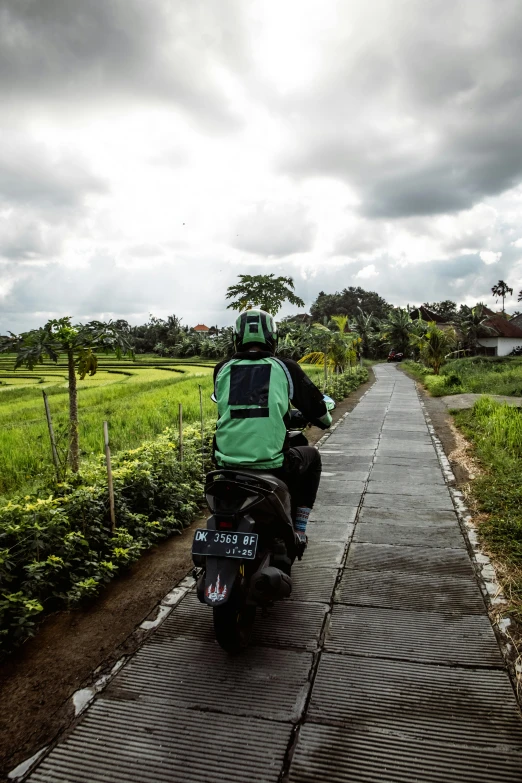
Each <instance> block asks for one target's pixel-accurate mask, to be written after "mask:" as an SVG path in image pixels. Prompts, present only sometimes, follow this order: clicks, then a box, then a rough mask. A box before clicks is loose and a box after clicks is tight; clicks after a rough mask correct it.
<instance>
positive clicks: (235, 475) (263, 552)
mask: <svg viewBox="0 0 522 783" xmlns="http://www.w3.org/2000/svg"><path fill="white" fill-rule="evenodd" d="M324 400H325V403H326V406H327V408H328V410H333V408H335V402H334V400H333V399H332V398H331V397H328V396H327V395H325V396H324ZM306 425H307V421H306V419H305V418H304V417H303V416H302V414H301V413H300V412H299V411H296V410H292V411H291V414H290V424H289V430H288V437H289V440H290V444H291V446H305V445H308V440H307V438H306V436H305V434H304V432H303V429H304V428H305V427H306ZM205 497H206V501H207V505H208V507H209V510H210V512H211V516H210V517H209V519H208V520H207V526H206V528H205V529H198V530H196V532H195V534H194V540H193V544H192V557H193V561H194V565H195V566H196V568H199V569H201V572H200V573H199V574H198V579H197V595H198V598H199V600H200V601H201V603H204V604H206V605H208V606H210V607H211V608H212V612H213V622H214V632H215V636H216V640H217V642H218V643H219V645H220V646H221V647H222V648H223V649H224V650H226V651H227V652H229V653H238V652H239V651H240V650H241V649H242V648H244V647H246V646H247V644H248V642H249V639H250V636H251V633H252V628H253V624H254V620H255V615H256V609H257V608H262V609H266V608H267V607H269V606H271V605H272V604H273V603H274V602H275V601H280V600H283V599H285V598H288V597H289V596H290V594H291V592H292V579H291V575H290V569H291V566H292V563H293V562H294V560H295V559H296V557H298V556H300V555H301V554H302V549H303V547H302V544H301V542H300V541H299V539H298V537H297V536H296V533H295V530H294V524H293V520H292V512H291V498H290V493H289V491H288V487H287V485H286V484H285V483H284V482H283V481H281V479H279V478H276V477H275V476H273V475H271V474H270V473H269V472H265V471H259V470H244V469H242V468H238V469H226V470H223V469H220V470H214V471H211V472H210V473H209V474H208V475H207V477H206V484H205Z"/></svg>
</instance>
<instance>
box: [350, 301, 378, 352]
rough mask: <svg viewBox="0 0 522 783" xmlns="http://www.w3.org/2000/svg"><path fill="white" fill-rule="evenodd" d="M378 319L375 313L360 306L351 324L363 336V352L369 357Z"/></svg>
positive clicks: (353, 329)
mask: <svg viewBox="0 0 522 783" xmlns="http://www.w3.org/2000/svg"><path fill="white" fill-rule="evenodd" d="M376 326H377V320H376V318H375V317H374V315H373V313H365V312H364V310H362V309H361V308H360V307H358V308H357V313H356V314H355V317H354V319H353V321H352V324H351V329H352V331H354V332H357V334H358V335H359V337H360V338H361V349H360V350H361V353H362V355H363V356H366V357H368V356H369V355H370V353H371V350H372V346H373V343H374V342H375V338H376Z"/></svg>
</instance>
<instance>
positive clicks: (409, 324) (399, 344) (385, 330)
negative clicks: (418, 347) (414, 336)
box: [380, 307, 413, 353]
mask: <svg viewBox="0 0 522 783" xmlns="http://www.w3.org/2000/svg"><path fill="white" fill-rule="evenodd" d="M412 329H413V321H412V320H411V318H410V314H409V313H408V311H407V310H403V309H402V308H400V307H396V308H394V309H393V310H390V312H389V313H388V315H387V316H386V318H385V319H384V320H382V321H381V335H380V337H381V340H382V341H383V343H384V344H385V345H387V346H389V347H390V348H395V349H396V350H397V351H400V352H401V353H407V351H408V346H409V344H410V334H411V332H412Z"/></svg>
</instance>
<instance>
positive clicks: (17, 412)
mask: <svg viewBox="0 0 522 783" xmlns="http://www.w3.org/2000/svg"><path fill="white" fill-rule="evenodd" d="M214 364H215V362H214V361H205V360H200V359H197V358H196V359H191V360H184V359H170V360H169V359H160V358H158V357H155V356H148V355H141V356H139V357H137V358H136V360H135V361H131V360H126V359H123V360H118V359H116V358H114V357H111V356H105V357H104V356H102V357H101V358H100V362H99V365H98V372H97V373H96V375H94V376H93V377H86V378H85V379H84V380H83V381H81V380H78V409H79V420H80V448H81V457H82V460H86V459H89V458H91V457H94V456H98V455H100V454H102V453H103V422H104V421H105V420H107V421H108V422H109V429H110V440H111V450H112V451H119V450H121V449H129V448H136V447H137V446H139V445H140V444H141V443H142V442H143V441H144V440H147V439H150V438H152V437H154V436H155V435H157V434H158V433H160V432H162V431H163V430H164V429H165V427H178V423H179V404H180V403H181V404H182V405H183V423H184V424H191V423H194V422H199V420H200V402H199V387H201V391H202V399H203V415H204V418H205V421H206V422H209V421H214V420H215V419H216V407H215V405H214V403H213V402H212V401H211V399H210V395H211V393H212V371H213V367H214ZM307 369H309V370H310V375H311V376H312V377H313V378H314V380H316V382H317V381H319V380H320V375H321V372H320V370H317V368H307ZM43 390H44V391H45V392H46V394H47V395H48V398H49V407H50V410H51V415H52V419H53V426H54V429H55V432H56V436H57V441H58V451H59V453H60V456H61V458H62V459H64V458H65V454H66V451H67V445H68V405H69V397H68V391H67V367H66V364H65V361H59V362H58V364H54V363H52V362H49V363H45V364H43V365H39V366H38V367H36V368H35V369H34V370H33V371H32V372H31V371H28V370H27V369H20V370H16V371H15V370H14V357H13V356H10V355H6V354H4V355H0V433H1V434H0V496H1V495H3V496H9V495H12V494H14V493H19V492H21V491H23V492H25V491H27V492H30V491H34V490H35V489H37V488H38V486H40V485H42V484H45V483H47V482H49V480H51V479H52V477H53V475H54V468H53V463H52V457H51V447H50V442H49V433H48V429H47V421H46V418H45V411H44V403H43V397H42V391H43Z"/></svg>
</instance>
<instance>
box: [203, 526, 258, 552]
mask: <svg viewBox="0 0 522 783" xmlns="http://www.w3.org/2000/svg"><path fill="white" fill-rule="evenodd" d="M256 548H257V533H224V532H222V531H220V530H203V529H201V528H200V529H198V530H196V533H195V535H194V541H193V542H192V554H193V555H203V556H204V557H239V558H241V559H242V560H253V559H254V558H255V556H256Z"/></svg>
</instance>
